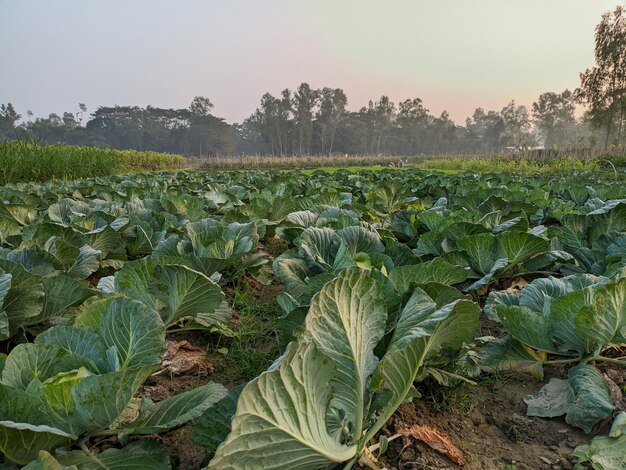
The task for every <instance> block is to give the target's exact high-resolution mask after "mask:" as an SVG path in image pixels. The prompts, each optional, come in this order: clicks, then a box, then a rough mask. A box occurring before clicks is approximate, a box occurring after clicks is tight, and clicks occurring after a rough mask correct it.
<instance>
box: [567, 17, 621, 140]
mask: <svg viewBox="0 0 626 470" xmlns="http://www.w3.org/2000/svg"><path fill="white" fill-rule="evenodd" d="M594 55H595V60H596V65H595V67H593V68H591V69H587V70H585V71H584V72H583V73H581V74H580V82H581V83H580V88H579V89H578V90H577V97H578V99H579V100H580V101H581V102H583V103H585V104H586V105H587V106H588V108H589V109H588V113H587V116H588V118H589V121H590V122H591V124H592V125H593V126H594V127H597V128H603V129H604V134H605V137H604V151H606V150H607V148H608V146H609V143H610V142H611V140H610V139H611V136H612V133H613V132H614V129H615V127H617V142H618V143H619V142H620V140H621V137H622V129H623V124H624V118H625V117H626V10H625V9H624V7H622V6H618V7H617V8H616V9H615V10H614V11H613V12H607V13H605V14H604V15H602V20H601V21H600V23H599V24H598V25H597V26H596V32H595V48H594Z"/></svg>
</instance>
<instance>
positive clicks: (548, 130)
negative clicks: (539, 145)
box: [532, 90, 576, 148]
mask: <svg viewBox="0 0 626 470" xmlns="http://www.w3.org/2000/svg"><path fill="white" fill-rule="evenodd" d="M575 110H576V105H575V102H574V94H573V93H572V92H571V91H569V90H565V91H564V92H562V93H553V92H547V93H542V94H541V95H539V98H538V99H537V101H535V102H534V103H533V104H532V115H533V122H534V124H535V126H536V127H537V131H538V132H539V134H540V136H541V139H542V140H543V145H544V147H545V148H553V147H555V146H563V145H565V144H566V143H569V142H568V140H569V136H568V134H569V133H570V132H569V131H570V130H571V129H572V127H573V126H575V125H576V118H575V117H574V111H575Z"/></svg>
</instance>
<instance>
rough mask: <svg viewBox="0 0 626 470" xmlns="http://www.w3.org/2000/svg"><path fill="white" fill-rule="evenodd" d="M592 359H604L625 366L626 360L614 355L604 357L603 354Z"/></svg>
mask: <svg viewBox="0 0 626 470" xmlns="http://www.w3.org/2000/svg"><path fill="white" fill-rule="evenodd" d="M593 360H594V361H604V362H609V363H611V364H619V365H620V366H624V367H626V360H621V359H620V358H614V357H604V356H595V357H594V358H593Z"/></svg>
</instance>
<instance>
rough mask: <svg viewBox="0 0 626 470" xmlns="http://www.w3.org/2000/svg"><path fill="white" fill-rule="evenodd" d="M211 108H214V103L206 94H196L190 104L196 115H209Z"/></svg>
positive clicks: (192, 112)
mask: <svg viewBox="0 0 626 470" xmlns="http://www.w3.org/2000/svg"><path fill="white" fill-rule="evenodd" d="M211 109H213V103H211V100H210V99H208V98H205V97H204V96H196V97H195V98H194V99H193V101H192V102H191V105H189V110H190V111H191V114H193V115H194V116H208V115H209V113H210V112H211Z"/></svg>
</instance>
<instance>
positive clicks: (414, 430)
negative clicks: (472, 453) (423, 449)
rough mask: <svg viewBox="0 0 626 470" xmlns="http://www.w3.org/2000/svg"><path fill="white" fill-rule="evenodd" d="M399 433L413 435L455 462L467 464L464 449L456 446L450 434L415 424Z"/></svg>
mask: <svg viewBox="0 0 626 470" xmlns="http://www.w3.org/2000/svg"><path fill="white" fill-rule="evenodd" d="M398 434H402V435H403V436H412V437H414V438H415V439H417V440H419V441H422V442H423V443H425V444H426V445H428V447H430V448H432V449H435V450H436V451H437V452H440V453H442V454H444V455H445V456H446V457H448V458H449V459H450V460H452V461H453V462H454V463H455V464H457V465H461V466H462V465H465V455H464V454H463V451H462V450H461V449H459V448H458V447H457V446H455V445H454V444H453V443H452V441H451V440H450V438H449V437H448V436H446V435H445V434H443V433H442V432H440V431H437V430H436V429H434V428H431V427H430V426H418V425H414V426H411V427H410V428H408V429H400V430H398Z"/></svg>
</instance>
